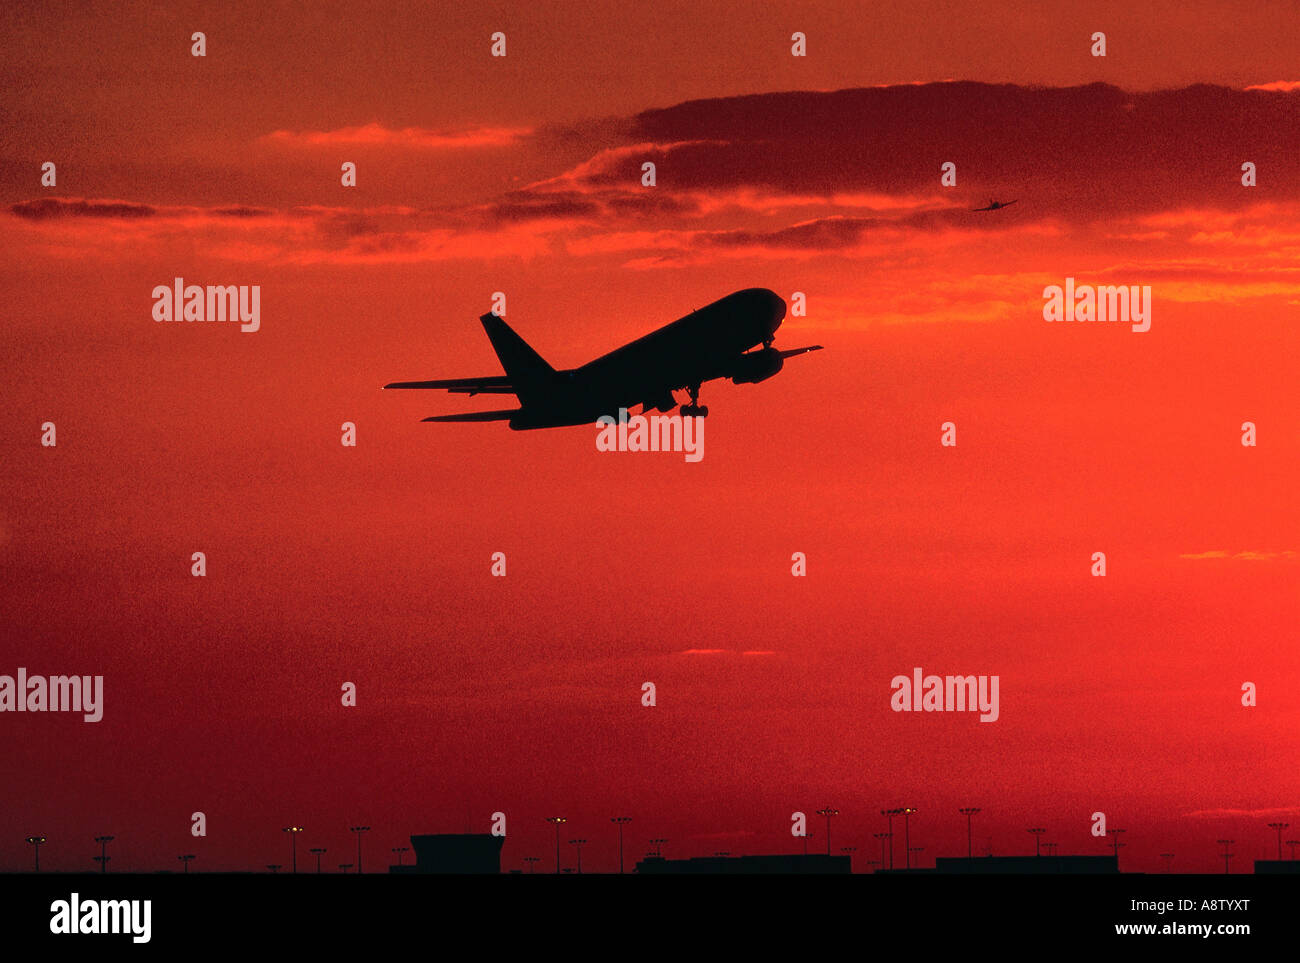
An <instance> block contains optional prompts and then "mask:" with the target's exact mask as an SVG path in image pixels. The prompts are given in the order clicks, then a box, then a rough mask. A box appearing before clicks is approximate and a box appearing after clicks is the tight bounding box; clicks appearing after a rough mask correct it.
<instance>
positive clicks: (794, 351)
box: [781, 344, 822, 358]
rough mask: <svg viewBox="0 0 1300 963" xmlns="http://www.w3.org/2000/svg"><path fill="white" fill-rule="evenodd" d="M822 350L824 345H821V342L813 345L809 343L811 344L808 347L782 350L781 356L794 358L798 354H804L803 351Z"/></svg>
mask: <svg viewBox="0 0 1300 963" xmlns="http://www.w3.org/2000/svg"><path fill="white" fill-rule="evenodd" d="M821 350H822V346H821V345H820V344H812V345H809V346H808V347H806V348H791V349H790V350H789V351H782V352H781V357H782V358H793V357H794V356H795V355H797V354H803V353H805V352H807V351H821Z"/></svg>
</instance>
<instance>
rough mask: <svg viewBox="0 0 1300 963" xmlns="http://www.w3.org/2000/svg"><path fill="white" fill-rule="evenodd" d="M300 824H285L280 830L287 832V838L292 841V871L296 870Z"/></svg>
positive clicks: (301, 828)
mask: <svg viewBox="0 0 1300 963" xmlns="http://www.w3.org/2000/svg"><path fill="white" fill-rule="evenodd" d="M302 830H303V827H302V826H285V827H284V828H283V829H282V830H280V832H282V833H288V834H289V839H290V840H291V841H292V843H293V848H292V851H293V871H294V872H295V873H296V872H298V834H299V833H300V832H302Z"/></svg>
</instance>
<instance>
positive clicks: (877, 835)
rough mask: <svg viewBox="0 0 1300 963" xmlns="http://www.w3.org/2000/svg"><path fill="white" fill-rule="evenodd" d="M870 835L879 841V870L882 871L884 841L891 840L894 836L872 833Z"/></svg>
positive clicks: (883, 866)
mask: <svg viewBox="0 0 1300 963" xmlns="http://www.w3.org/2000/svg"><path fill="white" fill-rule="evenodd" d="M871 835H873V836H875V837H876V839H878V840H880V868H881V869H884V868H885V840H886V839H893V837H894V834H893V833H872V834H871ZM891 845H892V844H891Z"/></svg>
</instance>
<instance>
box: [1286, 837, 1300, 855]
mask: <svg viewBox="0 0 1300 963" xmlns="http://www.w3.org/2000/svg"><path fill="white" fill-rule="evenodd" d="M1286 844H1287V845H1288V846H1290V847H1291V858H1292V859H1295V848H1296V847H1297V846H1300V839H1288V840H1287V841H1286Z"/></svg>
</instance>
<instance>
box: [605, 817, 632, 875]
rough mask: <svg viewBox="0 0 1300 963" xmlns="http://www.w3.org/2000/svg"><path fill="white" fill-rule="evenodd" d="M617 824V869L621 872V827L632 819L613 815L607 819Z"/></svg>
mask: <svg viewBox="0 0 1300 963" xmlns="http://www.w3.org/2000/svg"><path fill="white" fill-rule="evenodd" d="M609 821H610V822H611V823H616V824H617V825H618V871H619V874H620V875H621V874H622V872H623V827H624V826H626V825H627V824H628V823H630V822H631V821H632V817H631V816H613V817H611V818H610V820H609Z"/></svg>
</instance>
